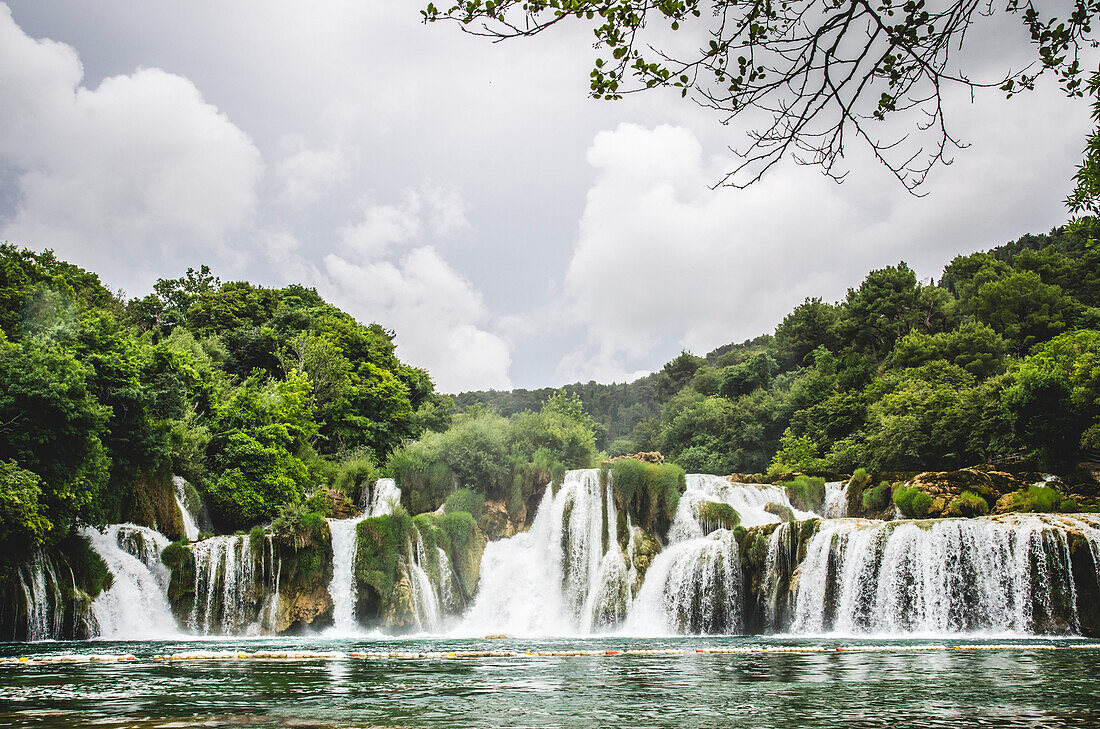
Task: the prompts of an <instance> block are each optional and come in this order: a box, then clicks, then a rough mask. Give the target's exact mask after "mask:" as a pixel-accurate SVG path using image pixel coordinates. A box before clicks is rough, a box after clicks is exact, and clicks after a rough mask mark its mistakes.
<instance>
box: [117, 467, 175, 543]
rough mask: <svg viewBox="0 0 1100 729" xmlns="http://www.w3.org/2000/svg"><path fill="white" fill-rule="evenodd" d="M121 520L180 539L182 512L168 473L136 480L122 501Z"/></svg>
mask: <svg viewBox="0 0 1100 729" xmlns="http://www.w3.org/2000/svg"><path fill="white" fill-rule="evenodd" d="M122 521H124V522H129V523H131V524H137V525H138V526H144V527H149V528H150V529H156V530H157V531H159V532H160V533H161V534H163V535H164V536H166V537H168V538H169V539H171V540H177V539H183V538H184V537H185V536H186V535H185V534H184V532H183V516H182V515H181V514H180V508H179V504H178V503H176V487H175V484H173V483H172V477H171V475H170V474H158V475H155V476H150V477H149V478H145V479H142V480H140V481H138V482H137V483H135V484H134V486H133V490H132V491H131V492H130V495H129V498H128V499H127V500H126V502H125V503H124V504H123V509H122Z"/></svg>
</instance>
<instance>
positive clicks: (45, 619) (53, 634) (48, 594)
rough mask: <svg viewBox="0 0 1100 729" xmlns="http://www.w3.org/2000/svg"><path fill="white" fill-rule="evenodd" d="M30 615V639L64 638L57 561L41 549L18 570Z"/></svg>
mask: <svg viewBox="0 0 1100 729" xmlns="http://www.w3.org/2000/svg"><path fill="white" fill-rule="evenodd" d="M16 574H17V575H18V577H19V587H20V589H21V591H22V593H23V601H24V605H25V606H26V614H27V622H26V627H27V640H49V639H56V638H60V637H61V629H62V619H63V617H64V616H63V610H62V604H61V603H62V597H61V589H60V587H59V586H58V582H57V573H56V571H55V570H54V565H53V561H52V560H50V559H49V558H48V557H47V556H46V555H45V554H44V553H43V552H42V551H41V550H37V551H35V553H34V555H33V556H32V557H31V559H30V561H28V562H27V563H25V564H23V565H21V566H20V567H19V569H18V570H17V571H16Z"/></svg>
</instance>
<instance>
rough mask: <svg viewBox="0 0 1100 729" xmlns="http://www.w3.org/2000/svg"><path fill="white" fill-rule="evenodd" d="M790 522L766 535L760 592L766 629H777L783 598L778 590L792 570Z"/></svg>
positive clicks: (794, 558) (793, 557) (795, 556)
mask: <svg viewBox="0 0 1100 729" xmlns="http://www.w3.org/2000/svg"><path fill="white" fill-rule="evenodd" d="M791 529H792V526H791V524H790V523H785V524H780V525H779V526H777V527H776V528H775V531H773V532H772V533H771V535H770V536H769V537H768V553H767V556H766V557H765V558H764V583H763V586H762V590H761V591H762V592H763V596H764V629H765V630H768V631H777V630H779V626H780V622H779V614H780V610H781V608H785V607H786V605H780V601H781V600H783V599H784V596H783V595H781V593H780V591H781V590H783V588H784V581H785V580H786V579H788V578H789V577H790V575H791V574H792V573H793V572H794V569H795V566H796V561H797V558H798V555H797V554H794V553H792V551H791V545H790V542H791Z"/></svg>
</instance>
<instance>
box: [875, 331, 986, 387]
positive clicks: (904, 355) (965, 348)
mask: <svg viewBox="0 0 1100 729" xmlns="http://www.w3.org/2000/svg"><path fill="white" fill-rule="evenodd" d="M1007 352H1008V343H1007V342H1006V341H1005V340H1004V339H1003V338H1002V337H1001V335H999V334H997V332H995V331H993V330H992V329H991V328H989V327H988V326H987V325H985V324H983V323H981V322H978V321H968V322H965V323H963V324H962V325H961V326H960V327H959V328H958V329H954V330H952V331H948V332H938V333H936V334H923V333H921V332H917V331H913V332H910V333H909V334H906V335H905V336H904V337H902V339H901V341H900V342H898V344H897V346H896V347H895V348H894V351H893V353H892V354H891V355H890V357H889V358H888V360H887V364H888V365H889V366H891V367H896V368H899V369H903V368H907V367H919V366H921V365H924V364H927V363H929V362H933V361H935V360H945V361H947V362H950V363H951V364H954V365H956V366H958V367H961V368H962V369H964V370H966V371H967V372H969V373H970V374H972V375H974V376H975V377H979V378H984V377H989V376H990V375H994V374H997V373H999V372H1002V371H1004V365H1005V361H1004V357H1005V354H1006V353H1007Z"/></svg>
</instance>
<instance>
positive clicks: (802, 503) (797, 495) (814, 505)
mask: <svg viewBox="0 0 1100 729" xmlns="http://www.w3.org/2000/svg"><path fill="white" fill-rule="evenodd" d="M779 485H780V486H782V487H783V488H784V489H786V491H787V498H788V499H790V501H791V506H793V507H794V508H796V509H798V510H800V511H818V510H820V509H821V504H822V503H824V501H825V479H823V478H820V477H812V476H796V477H795V479H794V480H793V481H784V482H783V483H781V484H779Z"/></svg>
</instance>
